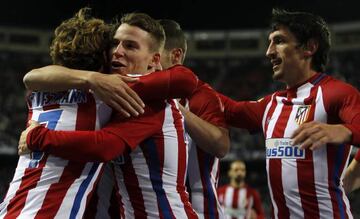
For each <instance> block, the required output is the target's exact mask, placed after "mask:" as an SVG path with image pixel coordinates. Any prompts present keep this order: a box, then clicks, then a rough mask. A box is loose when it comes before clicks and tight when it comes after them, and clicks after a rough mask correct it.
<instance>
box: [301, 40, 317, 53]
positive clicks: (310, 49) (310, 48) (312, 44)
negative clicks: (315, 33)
mask: <svg viewBox="0 0 360 219" xmlns="http://www.w3.org/2000/svg"><path fill="white" fill-rule="evenodd" d="M318 48H319V43H318V41H317V40H315V39H310V40H308V42H307V43H306V45H305V46H304V56H305V57H311V56H313V55H314V54H315V52H316V51H317V50H318Z"/></svg>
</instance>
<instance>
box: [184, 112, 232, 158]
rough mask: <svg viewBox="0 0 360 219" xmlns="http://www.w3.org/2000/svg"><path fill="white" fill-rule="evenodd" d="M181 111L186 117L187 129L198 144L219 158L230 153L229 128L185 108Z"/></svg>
mask: <svg viewBox="0 0 360 219" xmlns="http://www.w3.org/2000/svg"><path fill="white" fill-rule="evenodd" d="M181 111H182V113H183V115H184V117H185V125H186V130H187V132H188V133H189V135H190V136H191V138H192V139H193V140H194V141H195V142H196V145H197V146H199V147H200V148H201V149H202V150H204V151H206V152H207V153H210V154H212V155H214V156H216V157H218V158H222V157H224V156H225V155H226V154H227V153H228V151H229V149H230V139H229V132H228V130H227V129H225V128H221V127H217V126H215V125H213V124H211V123H209V122H206V121H205V120H203V119H201V118H199V117H198V116H196V115H195V114H193V113H191V112H190V111H188V110H185V109H183V108H182V109H181Z"/></svg>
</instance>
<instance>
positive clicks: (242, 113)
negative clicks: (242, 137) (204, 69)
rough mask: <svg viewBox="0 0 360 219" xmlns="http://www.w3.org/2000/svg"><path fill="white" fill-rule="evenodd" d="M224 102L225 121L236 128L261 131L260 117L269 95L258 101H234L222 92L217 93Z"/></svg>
mask: <svg viewBox="0 0 360 219" xmlns="http://www.w3.org/2000/svg"><path fill="white" fill-rule="evenodd" d="M219 96H220V99H221V101H222V103H223V104H224V113H225V120H226V123H227V124H228V125H230V126H234V127H237V128H244V129H247V130H249V131H250V132H258V131H261V128H262V117H263V114H264V112H265V108H266V105H267V103H268V102H269V101H270V99H271V97H270V96H267V97H265V98H262V99H260V100H258V101H235V100H233V99H231V98H229V97H227V96H225V95H223V94H219Z"/></svg>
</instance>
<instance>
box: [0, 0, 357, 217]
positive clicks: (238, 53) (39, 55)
mask: <svg viewBox="0 0 360 219" xmlns="http://www.w3.org/2000/svg"><path fill="white" fill-rule="evenodd" d="M229 2H230V1H229ZM229 2H227V1H223V2H221V3H220V2H219V1H213V2H211V1H199V0H197V1H196V0H195V1H190V0H186V1H156V0H147V1H138V0H132V1H130V0H126V1H122V0H117V1H115V0H102V1H70V0H66V1H65V0H63V1H58V0H56V1H36V2H35V1H25V0H20V1H10V2H6V3H5V2H4V3H3V5H2V6H1V8H0V70H1V72H0V92H1V93H0V200H2V198H3V196H4V195H5V192H6V188H7V184H8V182H9V181H10V180H11V178H12V176H13V172H14V169H15V167H16V163H17V159H18V157H17V155H16V148H17V141H18V137H19V134H20V133H21V131H22V130H23V129H24V127H25V120H26V112H27V110H26V105H25V101H24V95H25V88H24V86H23V84H22V77H23V75H24V74H25V73H26V72H28V71H29V70H30V69H32V68H36V67H41V66H43V65H47V64H50V58H49V55H48V46H49V43H50V41H51V36H52V30H54V28H55V27H56V26H57V25H59V24H60V22H61V21H62V20H64V19H67V18H69V17H71V16H72V15H73V14H74V13H75V12H76V11H77V10H78V9H79V8H80V7H83V6H90V7H92V8H93V9H94V14H95V15H96V16H98V17H101V18H104V19H105V20H107V21H110V20H111V18H113V17H114V16H116V15H121V14H123V13H127V12H133V11H139V12H145V13H148V14H150V15H151V16H153V17H154V18H157V19H160V18H169V19H174V20H176V21H178V22H179V23H180V24H181V25H182V28H183V29H184V30H185V31H186V33H187V37H188V44H189V51H188V55H187V59H186V62H185V64H186V65H187V66H189V67H191V68H192V69H193V70H194V71H195V72H196V73H197V74H198V76H199V77H200V78H201V79H202V80H204V81H206V82H208V83H210V84H211V85H212V86H213V87H214V88H215V89H217V90H218V91H220V92H222V93H224V94H226V95H228V96H231V97H232V98H235V99H237V100H256V99H258V98H261V97H262V96H264V95H265V94H268V93H270V92H271V91H274V90H276V89H279V88H281V86H282V85H281V84H278V83H273V82H272V79H271V73H272V70H271V65H270V63H269V62H268V60H266V59H265V56H264V54H265V48H266V45H267V33H268V32H267V31H268V29H267V27H268V23H269V18H270V15H271V8H272V7H282V8H286V9H290V10H303V11H309V12H314V13H316V14H319V15H321V16H322V17H324V18H325V20H327V22H328V23H329V25H330V28H331V32H332V44H333V47H332V48H333V49H332V51H331V57H330V64H329V65H328V68H327V73H328V74H331V75H334V76H336V77H338V78H341V79H343V80H345V81H347V82H348V83H350V84H352V85H354V86H355V87H357V88H358V89H359V87H360V74H358V72H357V71H358V69H360V13H358V7H356V6H357V5H358V4H357V3H356V1H320V0H312V1H301V2H300V1H299V2H295V1H251V2H247V3H243V2H236V1H231V3H229ZM231 140H232V147H231V152H230V153H229V154H228V155H227V156H226V157H225V158H224V159H223V160H222V163H221V164H222V165H221V176H220V184H223V183H227V177H226V174H227V173H226V172H227V168H228V165H229V162H230V161H232V160H234V159H243V160H245V161H246V163H247V169H248V177H247V181H248V183H249V184H250V185H252V186H254V187H255V188H257V189H258V190H259V191H260V193H261V196H262V201H263V204H264V207H265V210H266V212H269V211H270V200H269V199H270V197H269V194H268V189H267V183H266V172H265V159H264V151H265V150H264V143H263V137H262V136H261V135H255V136H251V135H249V134H248V133H247V132H244V131H240V130H236V129H232V130H231ZM353 152H355V150H354V151H353ZM359 195H360V191H357V192H355V193H353V194H352V195H351V196H350V202H351V205H352V209H353V213H354V218H360V209H359V206H360V199H359ZM356 196H357V198H355V197H356ZM267 215H269V213H267Z"/></svg>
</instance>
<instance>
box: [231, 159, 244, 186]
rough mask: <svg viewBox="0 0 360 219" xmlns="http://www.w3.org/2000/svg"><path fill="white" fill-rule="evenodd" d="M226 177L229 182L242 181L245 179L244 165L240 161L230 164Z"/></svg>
mask: <svg viewBox="0 0 360 219" xmlns="http://www.w3.org/2000/svg"><path fill="white" fill-rule="evenodd" d="M228 175H229V178H230V180H235V181H236V182H242V181H244V180H245V177H246V166H245V163H244V162H241V161H235V162H233V163H231V165H230V169H229V172H228Z"/></svg>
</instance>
